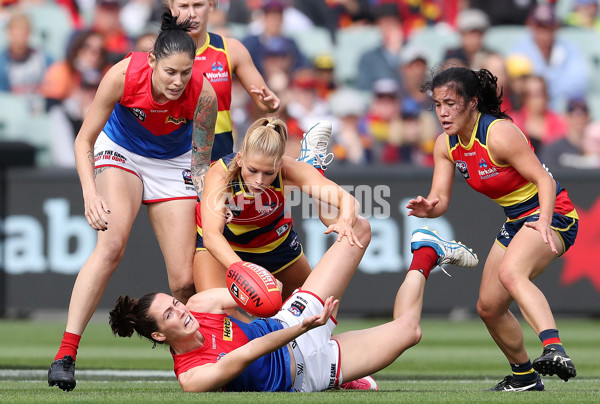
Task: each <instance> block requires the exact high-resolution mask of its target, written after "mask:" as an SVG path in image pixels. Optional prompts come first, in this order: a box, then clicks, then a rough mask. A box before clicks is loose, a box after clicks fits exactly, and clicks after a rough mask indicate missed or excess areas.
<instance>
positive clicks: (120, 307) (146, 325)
mask: <svg viewBox="0 0 600 404" xmlns="http://www.w3.org/2000/svg"><path fill="white" fill-rule="evenodd" d="M156 295H157V293H156V292H153V293H148V294H146V295H144V296H142V297H140V298H139V299H136V298H132V297H129V296H119V298H118V299H117V302H116V303H115V308H114V309H112V310H111V311H110V313H109V315H108V316H109V320H108V323H109V324H110V328H111V329H112V332H113V334H115V335H118V336H119V337H131V336H132V335H133V332H134V331H135V332H137V333H138V335H140V336H142V337H145V338H148V339H149V340H150V341H152V342H154V344H162V343H163V342H162V341H156V340H154V338H152V333H153V332H154V331H157V330H158V325H157V324H156V321H155V320H154V318H152V317H151V316H150V315H149V314H148V311H149V309H150V306H151V305H152V302H153V301H154V299H155V298H156Z"/></svg>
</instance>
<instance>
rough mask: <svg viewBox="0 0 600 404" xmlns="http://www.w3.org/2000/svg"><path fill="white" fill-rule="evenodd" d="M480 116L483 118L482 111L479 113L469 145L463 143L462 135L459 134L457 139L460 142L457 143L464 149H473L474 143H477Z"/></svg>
mask: <svg viewBox="0 0 600 404" xmlns="http://www.w3.org/2000/svg"><path fill="white" fill-rule="evenodd" d="M479 118H481V112H479V113H478V114H477V122H475V126H474V127H473V131H472V132H471V137H470V138H469V144H468V145H466V146H465V145H463V144H462V142H461V140H460V136H458V135H457V140H458V142H457V143H456V144H457V145H461V146H462V148H463V149H465V150H471V148H472V147H473V145H474V144H475V139H476V138H477V129H478V128H479Z"/></svg>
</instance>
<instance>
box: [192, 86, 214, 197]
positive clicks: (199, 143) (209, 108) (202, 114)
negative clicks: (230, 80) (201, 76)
mask: <svg viewBox="0 0 600 404" xmlns="http://www.w3.org/2000/svg"><path fill="white" fill-rule="evenodd" d="M216 122H217V97H216V94H215V92H214V90H213V88H212V87H211V86H210V85H208V84H207V82H206V81H205V84H204V86H203V87H202V93H201V94H200V98H199V99H198V103H197V104H196V110H195V111H194V132H193V134H192V166H191V171H192V181H193V182H194V187H195V188H196V193H197V194H198V198H200V197H202V191H203V190H204V176H205V174H206V172H207V171H208V169H209V167H210V155H211V152H212V147H213V142H214V140H215V125H216Z"/></svg>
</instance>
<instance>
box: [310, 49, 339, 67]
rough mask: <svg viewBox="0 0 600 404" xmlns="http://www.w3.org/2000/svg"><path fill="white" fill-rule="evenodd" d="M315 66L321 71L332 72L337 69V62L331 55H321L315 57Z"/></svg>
mask: <svg viewBox="0 0 600 404" xmlns="http://www.w3.org/2000/svg"><path fill="white" fill-rule="evenodd" d="M314 65H315V68H316V69H319V70H331V69H333V68H334V67H335V60H333V56H331V55H330V54H329V53H320V54H318V55H317V56H316V57H315V61H314Z"/></svg>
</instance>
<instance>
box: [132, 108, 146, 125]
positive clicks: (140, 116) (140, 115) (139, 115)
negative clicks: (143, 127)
mask: <svg viewBox="0 0 600 404" xmlns="http://www.w3.org/2000/svg"><path fill="white" fill-rule="evenodd" d="M129 111H130V112H131V113H132V114H133V116H135V117H136V118H137V119H138V121H142V122H144V121H145V120H146V113H145V112H144V111H142V110H141V109H139V108H129Z"/></svg>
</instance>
